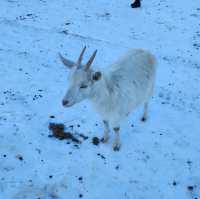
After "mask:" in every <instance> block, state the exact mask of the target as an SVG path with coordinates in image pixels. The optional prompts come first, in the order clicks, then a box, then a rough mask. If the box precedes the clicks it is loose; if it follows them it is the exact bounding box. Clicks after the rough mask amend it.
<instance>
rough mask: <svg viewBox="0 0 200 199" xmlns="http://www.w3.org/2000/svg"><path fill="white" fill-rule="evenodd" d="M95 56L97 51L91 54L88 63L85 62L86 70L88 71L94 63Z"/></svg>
mask: <svg viewBox="0 0 200 199" xmlns="http://www.w3.org/2000/svg"><path fill="white" fill-rule="evenodd" d="M96 54H97V50H95V51H94V52H93V54H92V56H91V57H90V59H89V60H88V62H87V64H86V69H88V68H89V67H90V66H91V64H92V62H93V61H94V58H95V56H96Z"/></svg>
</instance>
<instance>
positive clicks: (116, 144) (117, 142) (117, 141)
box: [113, 127, 121, 151]
mask: <svg viewBox="0 0 200 199" xmlns="http://www.w3.org/2000/svg"><path fill="white" fill-rule="evenodd" d="M113 130H114V132H115V140H114V144H113V150H114V151H119V149H120V146H121V144H120V137H119V131H120V127H115V128H113Z"/></svg>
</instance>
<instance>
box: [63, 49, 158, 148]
mask: <svg viewBox="0 0 200 199" xmlns="http://www.w3.org/2000/svg"><path fill="white" fill-rule="evenodd" d="M85 49H86V47H84V49H83V50H82V52H81V54H80V56H79V59H78V61H77V62H76V63H75V62H73V61H70V60H68V59H66V58H64V57H63V56H62V55H61V54H59V55H60V58H61V60H62V62H63V64H64V65H66V66H67V67H68V68H70V69H71V70H70V75H69V89H68V91H67V93H66V95H65V97H64V99H63V101H62V104H63V106H65V107H70V106H72V105H74V104H76V103H78V102H80V101H82V100H84V99H90V100H91V101H92V102H93V104H94V107H95V108H96V110H97V112H98V113H100V115H101V117H102V119H103V122H104V127H105V130H104V136H103V138H102V142H107V141H108V138H109V131H110V130H109V126H111V127H112V128H113V130H114V132H115V135H116V136H115V141H114V145H113V149H114V150H115V151H116V150H119V149H120V138H119V130H120V122H121V121H122V120H123V119H124V118H126V117H127V116H128V114H129V112H130V111H131V110H133V109H134V108H136V107H137V106H139V105H144V114H143V116H142V121H145V120H146V118H147V109H148V101H149V99H150V98H151V96H152V94H153V87H154V81H155V73H156V60H155V58H154V56H153V55H152V54H151V53H150V52H148V51H147V50H143V49H132V50H130V51H128V52H127V53H126V54H125V55H124V56H122V57H121V58H119V59H118V60H117V61H116V62H114V63H113V64H111V65H110V66H109V67H108V69H107V71H102V72H100V71H94V70H93V69H92V68H91V67H90V66H91V64H92V62H93V60H94V58H95V55H96V52H97V50H96V51H95V52H94V53H93V55H92V56H91V57H90V59H89V61H88V62H87V64H86V65H82V64H81V61H82V58H83V54H84V52H85Z"/></svg>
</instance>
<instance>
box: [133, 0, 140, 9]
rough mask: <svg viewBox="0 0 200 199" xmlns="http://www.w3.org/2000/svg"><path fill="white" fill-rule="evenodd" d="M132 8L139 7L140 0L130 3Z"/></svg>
mask: <svg viewBox="0 0 200 199" xmlns="http://www.w3.org/2000/svg"><path fill="white" fill-rule="evenodd" d="M131 7H132V8H139V7H141V3H140V0H136V1H135V2H134V3H132V4H131Z"/></svg>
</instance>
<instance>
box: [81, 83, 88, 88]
mask: <svg viewBox="0 0 200 199" xmlns="http://www.w3.org/2000/svg"><path fill="white" fill-rule="evenodd" d="M87 87H88V86H87V85H85V84H83V85H81V86H80V88H87Z"/></svg>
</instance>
